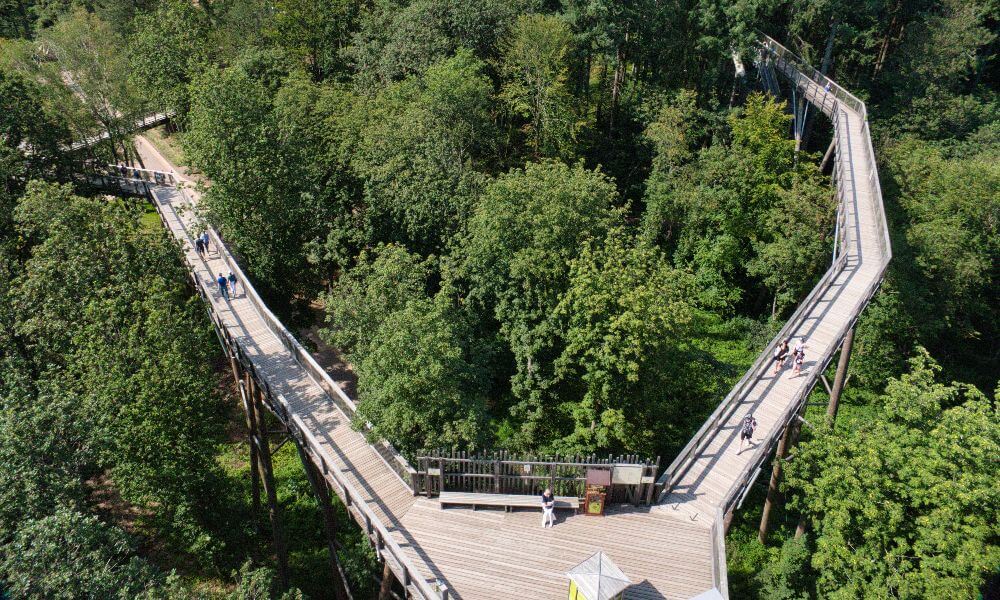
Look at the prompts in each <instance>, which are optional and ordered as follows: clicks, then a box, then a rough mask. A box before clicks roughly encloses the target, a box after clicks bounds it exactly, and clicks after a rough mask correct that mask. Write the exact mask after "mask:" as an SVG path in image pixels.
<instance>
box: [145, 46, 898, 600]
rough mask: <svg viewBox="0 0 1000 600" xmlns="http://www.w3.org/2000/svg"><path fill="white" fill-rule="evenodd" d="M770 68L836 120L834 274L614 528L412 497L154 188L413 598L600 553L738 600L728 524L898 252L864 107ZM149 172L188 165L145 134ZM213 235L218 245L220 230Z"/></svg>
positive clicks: (313, 370) (552, 592)
mask: <svg viewBox="0 0 1000 600" xmlns="http://www.w3.org/2000/svg"><path fill="white" fill-rule="evenodd" d="M763 56H764V58H765V60H767V61H770V62H771V63H773V65H774V67H775V68H777V70H778V71H780V72H782V73H784V74H785V75H786V76H788V77H789V78H790V79H791V80H792V81H793V82H794V83H795V85H796V86H797V87H798V89H799V90H800V92H801V93H803V94H805V96H806V98H807V99H808V100H809V101H810V102H811V103H812V104H813V105H815V106H816V107H818V108H820V109H821V110H823V111H824V112H825V113H826V114H827V115H828V116H830V117H831V118H832V119H833V121H834V123H835V124H836V139H837V154H836V167H835V182H836V185H837V193H838V197H839V199H840V211H839V216H838V242H837V249H836V251H835V252H836V255H835V258H834V260H833V266H832V267H831V269H830V271H829V272H828V273H827V274H826V276H824V278H823V280H822V281H821V282H820V283H819V284H818V285H817V286H816V288H815V289H814V290H813V292H812V293H811V294H810V295H809V297H808V298H807V299H806V300H805V301H804V302H803V303H802V304H801V305H800V307H799V309H798V310H797V312H796V313H795V315H793V317H792V318H791V319H790V320H789V322H788V324H787V325H786V326H785V328H784V329H783V330H782V332H781V333H780V334H779V336H778V337H777V338H776V340H775V341H774V342H772V345H771V346H769V347H768V348H766V349H765V350H764V352H763V353H762V354H761V356H760V358H759V359H758V361H757V363H756V364H755V365H754V367H753V368H752V369H751V370H750V371H749V372H748V373H747V374H746V375H745V376H744V378H743V379H742V380H741V381H740V383H739V384H738V385H737V386H736V388H734V390H733V391H732V392H731V393H730V394H729V396H727V397H726V399H725V400H724V401H723V402H722V404H720V406H719V408H718V409H717V410H716V411H715V412H714V413H713V415H712V416H711V417H710V418H709V419H708V421H706V423H705V425H704V426H703V427H702V428H701V430H699V432H698V434H697V435H696V436H695V437H694V438H693V439H692V440H691V443H689V444H688V446H687V447H686V448H685V449H684V451H682V452H681V454H680V455H679V456H678V457H677V459H676V460H675V461H674V463H673V464H671V465H670V467H668V469H667V470H666V472H665V473H664V474H663V476H662V477H661V478H660V480H659V482H658V483H659V484H660V486H661V488H662V490H663V492H662V495H661V501H660V502H659V503H658V504H656V505H654V506H646V507H638V508H637V507H632V506H619V507H612V508H611V509H610V510H609V511H608V514H607V516H605V517H604V518H593V517H586V516H566V515H564V514H560V515H557V523H556V526H555V527H552V528H547V529H543V528H542V527H541V514H540V511H539V512H538V513H535V512H526V511H521V512H503V511H499V510H496V511H494V510H478V511H473V510H472V509H471V508H449V509H448V510H441V509H440V504H439V503H438V502H437V501H436V500H434V499H430V498H426V497H417V496H415V495H414V491H413V490H414V488H415V487H419V486H417V485H415V484H414V481H415V480H414V479H413V477H414V472H413V470H412V469H411V468H410V467H409V465H406V464H405V461H401V459H399V458H398V457H396V456H395V455H394V453H393V452H392V451H391V448H388V447H387V446H385V445H384V444H383V445H374V446H373V445H371V444H369V443H368V442H367V441H366V440H365V438H364V436H363V435H362V434H361V433H358V432H356V431H354V430H353V429H352V428H351V427H350V423H349V421H350V416H351V413H352V412H353V402H352V401H351V400H350V399H349V398H347V396H346V395H345V394H344V393H343V391H342V390H340V389H339V388H338V387H336V384H335V383H333V382H331V381H330V379H329V377H328V376H326V375H325V373H320V372H318V371H319V370H318V368H317V367H316V366H315V363H314V362H310V361H312V359H311V357H310V356H308V353H307V352H305V351H304V350H303V349H302V348H301V346H300V345H298V343H297V342H296V341H295V340H294V337H293V336H291V334H288V333H287V331H285V330H284V327H283V326H282V325H281V324H280V323H279V322H277V319H275V318H274V316H273V315H272V314H271V313H270V311H269V310H267V307H266V306H264V304H263V303H262V302H261V301H260V299H259V298H258V297H257V296H256V293H255V292H254V291H253V289H252V288H250V287H246V288H245V287H243V286H244V285H245V283H246V278H245V277H243V275H242V273H241V272H239V266H238V265H237V264H236V262H235V260H234V259H233V257H232V256H231V255H230V254H229V253H228V251H227V250H226V248H225V247H223V246H222V244H221V243H220V242H219V240H218V238H217V237H213V243H212V246H211V250H210V252H209V254H208V256H206V257H202V256H199V255H198V254H197V253H196V252H195V250H194V248H193V241H194V237H195V235H197V234H198V233H201V232H200V231H199V230H198V229H197V228H196V225H195V222H196V219H195V217H194V214H193V211H192V206H193V205H195V204H197V201H198V195H197V193H196V192H195V191H194V190H193V189H192V188H188V189H183V188H177V187H170V186H152V196H153V200H154V202H155V204H156V206H157V210H158V211H159V212H160V215H161V217H162V219H163V221H164V224H165V225H166V226H167V228H168V229H169V230H170V232H171V233H172V234H173V236H174V237H175V238H176V239H177V240H178V242H180V243H181V245H182V247H183V248H184V252H185V258H186V260H187V262H188V264H189V266H190V267H191V270H192V273H193V276H194V278H195V280H196V282H198V285H199V287H200V288H201V289H202V290H204V296H205V299H206V301H207V302H208V303H209V305H210V308H211V313H212V314H213V319H214V320H215V321H216V323H217V326H218V327H220V328H222V329H224V331H225V332H226V335H227V336H230V337H231V338H232V339H233V340H235V342H236V343H237V344H238V345H239V347H240V348H241V349H242V352H243V353H244V354H245V356H246V357H247V359H248V360H249V361H250V362H252V366H253V369H254V370H255V371H256V372H257V373H259V374H260V375H261V377H262V378H264V379H265V380H266V381H267V382H268V384H269V386H270V388H271V391H272V392H273V397H274V406H273V408H274V410H275V412H276V413H278V414H279V416H280V417H281V418H282V419H283V420H284V421H285V422H286V424H287V425H288V426H289V427H290V428H291V429H292V430H293V432H295V433H296V437H297V438H298V439H299V440H300V442H301V443H302V444H303V445H305V446H306V447H307V448H308V451H309V454H310V456H311V457H312V459H313V460H314V461H315V462H316V463H317V464H318V465H320V470H321V471H322V472H323V473H324V474H325V476H326V478H327V480H328V481H329V482H330V483H331V486H332V488H333V489H334V490H335V491H336V492H337V493H338V495H340V497H341V499H342V500H344V501H345V502H346V503H348V504H349V506H350V509H351V511H352V514H353V516H354V517H355V519H356V520H357V521H358V522H359V523H360V524H361V525H362V527H364V528H365V529H366V531H367V532H368V534H369V536H370V537H371V539H372V541H373V543H374V544H375V546H376V548H377V550H378V553H379V555H380V556H381V557H384V559H385V560H386V561H388V563H389V565H390V567H391V568H392V569H393V571H394V572H395V574H396V576H397V577H398V578H399V579H400V581H404V582H406V584H407V585H408V590H409V592H410V594H411V595H413V596H414V597H417V598H424V599H427V600H430V599H432V598H434V599H436V598H443V597H455V598H463V599H465V600H480V599H483V600H489V599H498V600H499V599H501V598H508V597H510V596H526V597H532V598H559V597H562V596H564V595H565V593H566V590H567V585H568V583H567V579H566V577H565V573H566V572H567V571H568V570H569V569H571V568H572V567H573V566H575V565H577V564H578V563H580V562H582V561H583V560H585V559H587V558H588V557H590V556H591V555H593V554H594V553H595V552H597V551H598V550H601V551H604V553H605V554H606V555H608V556H609V557H610V558H611V559H612V560H613V561H614V562H615V563H616V564H617V565H618V566H619V567H621V569H622V570H623V571H624V572H625V574H626V575H627V576H628V577H629V578H630V579H631V580H632V581H633V582H635V585H633V586H632V587H631V588H629V589H628V590H627V591H626V598H631V599H648V600H654V599H665V598H670V599H684V598H693V597H696V596H698V595H700V594H702V593H704V592H708V591H710V590H713V589H714V590H715V592H712V593H717V594H718V595H717V596H715V597H719V596H721V597H725V598H728V592H727V586H726V577H725V552H724V544H723V524H722V520H723V519H722V515H723V514H724V513H725V512H726V511H727V510H729V509H731V508H732V507H733V505H734V504H735V503H736V502H737V501H738V500H739V498H740V496H741V494H742V491H743V490H744V489H745V488H746V487H747V486H748V485H749V484H750V482H751V481H752V479H753V478H754V474H755V473H756V471H757V470H758V468H759V467H760V466H761V465H762V464H763V463H764V462H765V461H766V459H767V457H768V454H769V452H770V451H771V449H772V447H773V444H774V443H775V441H776V440H777V439H778V437H779V436H780V434H781V432H782V430H783V429H784V427H785V426H786V425H787V424H788V423H789V422H790V420H791V419H792V418H793V416H794V415H795V414H796V412H797V411H798V410H799V408H800V407H801V406H802V403H803V402H804V400H805V397H806V396H807V395H808V392H809V391H810V390H811V389H812V388H813V387H814V386H815V385H816V382H817V380H818V377H819V374H820V372H821V371H822V369H823V368H824V367H825V366H826V364H827V363H828V362H829V361H830V359H831V358H832V356H833V355H834V353H835V352H836V350H837V348H838V347H839V346H840V344H841V341H842V340H843V338H844V335H845V333H846V332H847V331H848V330H849V329H850V328H851V327H852V326H853V324H854V322H855V320H856V319H857V317H858V315H859V314H860V312H861V311H862V310H863V308H864V306H865V305H866V303H867V302H868V301H869V299H870V298H871V296H872V294H874V292H875V290H876V289H877V287H878V285H879V282H880V281H881V278H882V275H883V273H884V270H885V267H886V265H887V263H888V261H889V258H890V256H891V251H890V248H889V241H888V235H887V232H886V228H885V219H884V217H883V215H882V212H881V211H882V204H881V192H880V190H879V189H878V177H877V173H876V172H875V165H874V156H873V153H872V149H871V141H870V137H869V133H868V130H867V123H866V120H865V108H864V104H863V103H860V101H857V99H856V98H854V97H853V96H850V94H848V93H847V92H846V91H844V90H841V89H840V88H839V87H835V84H832V82H829V83H830V89H829V90H828V89H826V88H827V81H825V80H822V79H819V78H818V77H817V76H816V75H815V74H814V73H812V72H810V71H807V70H806V69H807V67H805V66H804V65H801V64H800V63H799V61H797V59H794V57H793V56H791V55H790V53H788V52H787V51H785V50H784V49H783V48H781V47H780V46H779V45H777V43H776V42H774V41H773V40H769V39H767V40H765V42H764V43H763ZM138 149H139V151H140V154H141V156H142V157H143V160H144V163H145V164H146V165H147V167H149V168H152V169H158V170H161V171H172V170H173V169H175V167H173V166H172V165H170V164H169V163H168V162H167V161H166V160H165V159H163V157H162V156H160V155H159V154H158V153H157V152H156V151H155V149H153V148H152V146H150V145H149V144H148V142H146V141H145V140H143V139H142V138H140V139H139V148H138ZM213 236H214V234H213ZM230 269H233V270H235V271H237V273H238V276H239V277H240V287H239V288H238V289H239V292H240V293H239V294H238V295H237V296H236V298H234V299H231V300H226V299H224V298H222V297H221V296H220V294H219V292H218V288H217V286H216V285H215V283H214V281H215V278H216V277H218V275H219V273H223V274H228V272H229V270H230ZM787 336H793V337H796V338H803V339H804V340H805V342H806V344H807V360H806V369H807V370H806V371H805V372H804V373H803V374H802V375H801V376H799V377H795V376H793V375H792V373H791V370H790V369H787V368H786V369H784V370H783V371H782V372H781V373H780V374H779V375H778V376H776V377H775V376H772V375H771V370H770V369H771V367H772V364H771V362H770V357H771V351H772V349H773V346H774V344H775V343H776V342H777V340H778V339H781V338H784V337H787ZM748 412H753V413H754V415H755V416H756V418H757V420H758V422H759V428H758V433H757V435H756V436H755V438H756V439H755V442H756V447H755V448H754V449H753V450H748V451H745V452H743V453H742V454H737V449H738V444H739V441H738V439H737V436H738V433H739V432H738V429H739V422H740V421H741V419H742V418H743V416H744V415H745V414H747V413H748Z"/></svg>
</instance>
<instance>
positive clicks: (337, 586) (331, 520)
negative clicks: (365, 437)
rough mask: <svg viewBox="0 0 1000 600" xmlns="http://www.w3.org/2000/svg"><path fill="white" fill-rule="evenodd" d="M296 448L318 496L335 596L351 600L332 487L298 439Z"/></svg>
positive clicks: (314, 492) (338, 598) (337, 598)
mask: <svg viewBox="0 0 1000 600" xmlns="http://www.w3.org/2000/svg"><path fill="white" fill-rule="evenodd" d="M295 448H296V450H298V451H299V460H301V461H302V468H303V469H305V472H306V477H307V478H308V479H309V484H310V485H311V486H312V489H313V494H314V495H315V496H316V503H317V504H318V505H319V510H320V515H321V516H322V517H323V531H324V533H325V534H326V548H327V551H328V552H329V554H330V572H331V574H332V575H333V597H334V598H336V600H351V595H350V593H348V591H347V581H346V579H345V576H344V571H343V570H342V569H341V568H340V561H338V560H337V520H336V518H335V517H334V514H333V505H331V504H330V489H329V488H328V487H326V480H325V479H323V475H322V474H321V473H320V472H319V469H317V468H316V465H314V464H313V462H312V460H310V459H309V455H308V454H306V451H305V449H304V448H303V447H302V445H301V444H299V441H298V440H295Z"/></svg>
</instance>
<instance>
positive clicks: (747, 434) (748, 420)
mask: <svg viewBox="0 0 1000 600" xmlns="http://www.w3.org/2000/svg"><path fill="white" fill-rule="evenodd" d="M755 429H757V419H755V418H753V413H749V414H748V415H747V416H745V417H743V423H742V424H741V426H740V451H739V452H737V453H736V454H742V453H743V443H744V442H750V445H753V432H754V430H755Z"/></svg>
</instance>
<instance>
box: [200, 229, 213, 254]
mask: <svg viewBox="0 0 1000 600" xmlns="http://www.w3.org/2000/svg"><path fill="white" fill-rule="evenodd" d="M201 243H202V244H204V245H205V251H206V252H207V251H209V250H211V246H209V244H208V230H207V229H206V230H205V231H202V232H201Z"/></svg>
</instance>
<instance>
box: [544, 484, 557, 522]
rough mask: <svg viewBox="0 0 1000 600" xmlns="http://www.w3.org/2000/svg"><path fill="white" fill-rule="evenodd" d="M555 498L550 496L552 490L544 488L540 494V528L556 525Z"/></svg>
mask: <svg viewBox="0 0 1000 600" xmlns="http://www.w3.org/2000/svg"><path fill="white" fill-rule="evenodd" d="M555 509H556V497H555V496H554V495H552V490H550V489H549V488H545V492H543V493H542V528H545V527H552V526H553V525H555V524H556V516H555Z"/></svg>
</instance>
